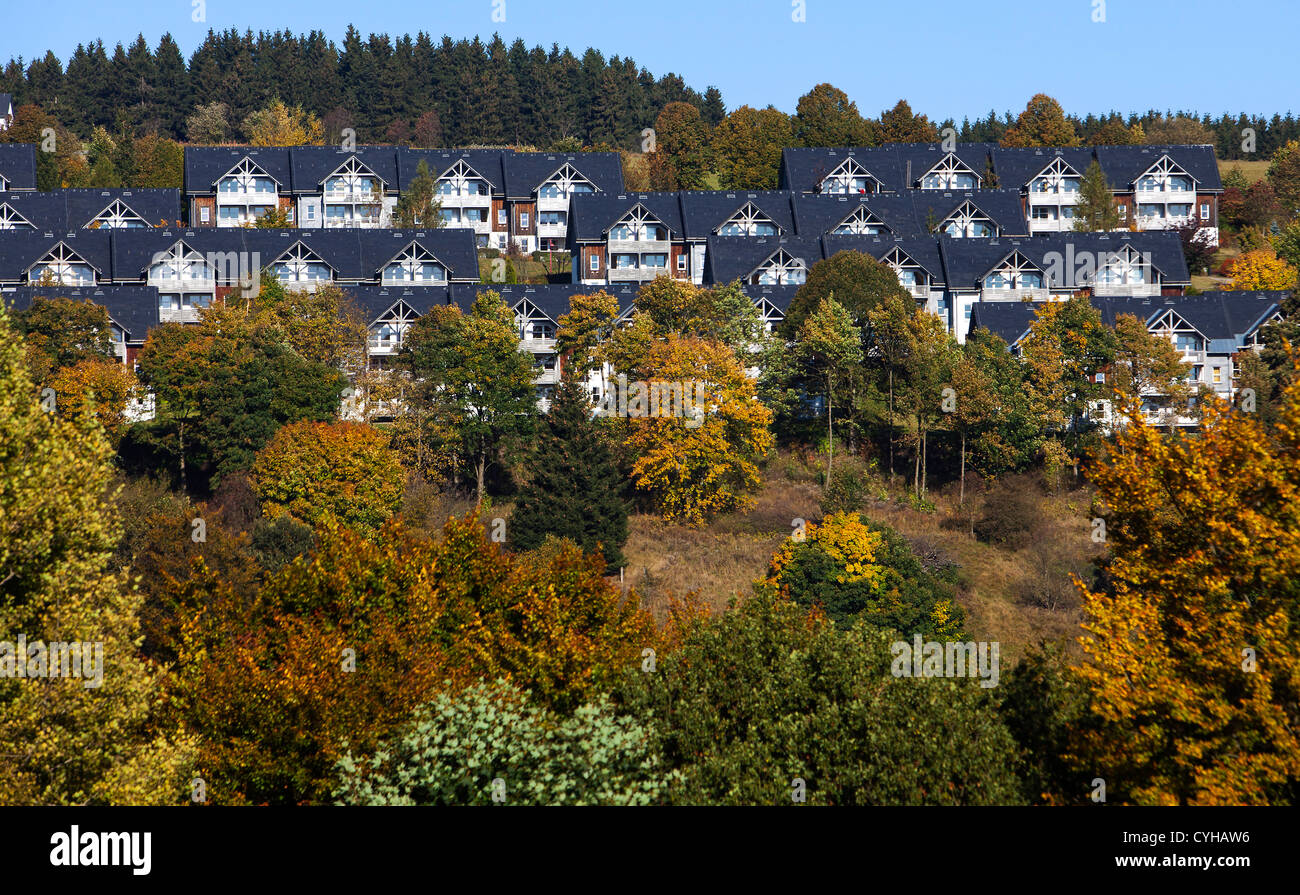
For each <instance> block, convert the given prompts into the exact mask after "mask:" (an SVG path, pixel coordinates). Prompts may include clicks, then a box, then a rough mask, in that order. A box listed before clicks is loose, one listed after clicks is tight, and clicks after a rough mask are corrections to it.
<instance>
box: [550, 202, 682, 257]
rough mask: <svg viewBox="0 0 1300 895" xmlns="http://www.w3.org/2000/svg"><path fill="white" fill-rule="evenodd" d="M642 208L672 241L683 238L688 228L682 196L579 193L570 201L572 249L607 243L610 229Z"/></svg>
mask: <svg viewBox="0 0 1300 895" xmlns="http://www.w3.org/2000/svg"><path fill="white" fill-rule="evenodd" d="M638 205H640V206H642V207H643V208H645V210H646V211H647V212H649V213H650V214H651V215H653V216H654V217H655V218H657V219H658V220H659V221H661V222H662V223H663V225H664V226H665V227H667V228H668V231H669V236H670V237H671V238H673V239H681V238H682V235H683V234H684V233H685V224H684V222H683V220H682V206H681V200H680V198H679V194H678V193H578V194H575V195H574V196H572V197H570V199H569V229H568V241H569V245H570V246H572V245H573V244H574V243H575V242H604V241H605V234H606V233H607V232H608V231H609V229H610V228H611V227H613V226H614V225H615V224H617V223H618V222H619V221H620V220H622V219H623V217H624V216H625V215H627V213H628V212H630V211H631V210H632V209H634V208H636V207H637V206H638Z"/></svg>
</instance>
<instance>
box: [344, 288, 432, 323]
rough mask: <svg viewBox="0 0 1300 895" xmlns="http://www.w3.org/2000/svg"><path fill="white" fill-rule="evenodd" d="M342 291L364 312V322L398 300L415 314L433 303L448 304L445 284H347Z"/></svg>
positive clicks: (372, 318) (375, 316)
mask: <svg viewBox="0 0 1300 895" xmlns="http://www.w3.org/2000/svg"><path fill="white" fill-rule="evenodd" d="M341 288H342V290H343V292H344V293H346V294H347V295H348V296H350V297H351V298H352V300H353V301H354V302H356V304H357V306H358V307H359V308H361V310H362V312H363V313H364V314H365V317H366V322H367V323H368V324H369V323H374V322H375V321H376V320H378V319H379V317H380V315H382V314H383V313H384V312H385V311H387V310H388V309H389V308H391V307H392V306H393V305H395V304H397V303H398V302H399V301H404V302H406V303H407V304H408V305H409V306H410V307H411V309H412V310H414V311H415V312H416V313H417V314H427V313H428V312H429V309H430V308H432V307H434V306H435V305H445V304H448V303H449V302H450V301H451V299H450V289H449V288H448V287H447V286H371V285H357V284H353V285H347V286H343V287H341Z"/></svg>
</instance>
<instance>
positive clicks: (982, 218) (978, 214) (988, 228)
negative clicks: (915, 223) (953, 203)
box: [941, 202, 998, 239]
mask: <svg viewBox="0 0 1300 895" xmlns="http://www.w3.org/2000/svg"><path fill="white" fill-rule="evenodd" d="M941 226H942V229H943V232H944V233H946V234H948V235H949V236H952V237H955V238H958V239H962V238H967V237H989V236H997V235H998V228H997V225H996V224H994V223H993V220H992V219H991V218H990V217H989V216H988V215H986V214H984V212H982V211H980V210H979V209H978V208H976V207H975V206H974V205H973V204H972V203H970V202H963V203H962V205H961V207H960V208H958V209H957V210H956V211H954V212H953V213H952V214H950V215H948V217H947V218H945V219H944V222H943V224H942V225H941Z"/></svg>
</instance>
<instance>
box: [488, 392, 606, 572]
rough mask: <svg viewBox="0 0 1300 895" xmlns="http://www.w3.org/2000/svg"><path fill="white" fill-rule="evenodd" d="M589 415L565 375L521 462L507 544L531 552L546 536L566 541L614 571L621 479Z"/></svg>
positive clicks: (581, 394)
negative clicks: (522, 477)
mask: <svg viewBox="0 0 1300 895" xmlns="http://www.w3.org/2000/svg"><path fill="white" fill-rule="evenodd" d="M590 414H591V410H590V405H588V403H587V398H586V395H584V394H583V390H582V386H581V384H580V383H579V381H578V380H577V378H576V377H574V376H571V375H566V376H565V377H564V380H563V381H562V382H561V383H560V386H559V388H557V389H556V391H555V398H554V400H553V401H552V403H551V412H550V413H549V414H548V415H547V417H546V422H545V424H544V425H542V426H540V427H539V429H540V431H539V432H538V435H537V446H536V449H535V450H534V451H533V453H532V454H531V455H529V457H528V458H527V459H526V460H525V461H524V470H525V474H526V476H527V478H528V484H527V486H525V488H524V493H523V496H522V497H521V498H520V500H519V502H518V503H517V504H516V505H515V510H514V513H512V514H511V516H510V529H509V531H510V541H511V542H512V543H513V544H514V545H515V546H516V547H518V548H520V549H522V550H531V549H533V548H535V547H538V546H540V545H541V544H542V542H543V541H544V540H545V539H546V536H547V535H555V536H556V537H562V538H568V539H569V540H571V541H573V542H574V543H576V544H578V545H579V546H580V547H582V549H583V550H585V551H588V552H592V551H595V550H596V549H600V551H601V553H602V554H603V555H604V557H605V562H606V566H607V568H609V569H614V568H617V567H619V566H621V565H623V544H624V543H625V542H626V541H627V504H626V503H625V502H624V500H623V497H622V495H621V494H620V493H619V489H620V488H621V485H622V481H623V477H622V476H621V475H620V474H619V471H618V467H617V466H616V465H615V463H614V457H613V454H612V453H611V452H610V449H609V446H608V445H607V444H606V443H605V441H604V439H603V438H602V437H601V433H600V431H599V427H598V425H597V423H596V422H595V421H593V420H592V419H591V415H590Z"/></svg>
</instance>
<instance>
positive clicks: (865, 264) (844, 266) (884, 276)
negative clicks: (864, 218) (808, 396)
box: [783, 251, 915, 336]
mask: <svg viewBox="0 0 1300 895" xmlns="http://www.w3.org/2000/svg"><path fill="white" fill-rule="evenodd" d="M832 295H833V296H834V297H835V300H836V301H837V302H839V303H840V304H841V305H843V306H844V307H845V308H846V309H847V310H848V312H849V314H850V315H851V316H852V317H853V320H854V322H855V323H856V324H857V325H858V326H862V325H863V324H864V323H865V321H866V316H867V312H868V311H870V310H871V309H872V308H874V307H876V306H877V305H879V304H881V303H882V302H884V301H885V299H886V298H888V297H890V296H904V297H907V298H908V299H909V300H910V295H909V293H908V292H907V290H906V289H904V288H903V287H902V286H900V285H899V283H898V274H897V273H895V272H894V269H893V268H892V267H890V266H889V265H887V264H882V263H881V262H879V261H877V260H876V259H875V258H872V257H871V256H870V255H867V254H864V253H862V252H855V251H843V252H836V253H835V254H834V255H832V256H831V257H830V258H826V259H824V260H822V261H818V262H817V263H815V264H814V265H813V266H812V267H811V268H809V270H808V279H807V280H806V281H805V282H804V284H803V285H802V286H800V287H799V291H798V292H796V293H795V296H794V298H793V299H791V301H790V307H789V309H788V310H787V311H786V317H785V321H784V324H783V327H784V331H785V333H786V334H787V335H789V336H793V335H794V334H795V333H797V332H798V331H799V327H801V326H803V321H804V318H805V317H807V316H808V315H809V314H811V313H812V312H813V311H814V310H815V309H816V308H817V307H818V305H820V304H821V303H822V300H823V299H825V298H827V297H829V296H832ZM913 303H915V302H913Z"/></svg>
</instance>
